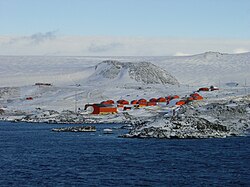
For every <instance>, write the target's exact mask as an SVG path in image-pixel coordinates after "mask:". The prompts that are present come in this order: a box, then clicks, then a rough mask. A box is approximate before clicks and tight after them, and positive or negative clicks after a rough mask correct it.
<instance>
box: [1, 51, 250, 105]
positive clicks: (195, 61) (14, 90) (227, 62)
mask: <svg viewBox="0 0 250 187" xmlns="http://www.w3.org/2000/svg"><path fill="white" fill-rule="evenodd" d="M106 60H109V61H106ZM103 61H106V62H104V63H102V62H103ZM125 62H130V63H125ZM141 62H150V63H141ZM116 66H118V68H117V67H116ZM152 67H153V68H152ZM149 69H153V71H149ZM249 72H250V53H245V54H234V55H233V54H222V53H217V52H207V53H203V54H198V55H194V56H185V57H63V56H61V57H48V56H0V107H7V108H9V109H13V110H33V109H34V108H36V107H42V108H46V109H55V110H63V109H70V110H74V108H75V106H76V105H77V107H81V108H82V107H83V106H84V104H86V103H91V102H100V101H102V100H106V99H114V100H118V99H121V98H123V99H128V100H132V99H140V98H146V99H149V98H151V97H160V96H166V95H169V94H180V95H186V94H189V93H190V92H192V91H194V90H195V89H197V88H198V87H199V86H210V85H212V84H213V85H216V86H219V87H223V86H225V84H226V83H228V82H238V83H239V86H241V87H242V86H245V85H247V86H249V82H250V73H249ZM110 76H111V77H110ZM177 81H178V82H179V83H180V85H172V84H177ZM36 82H45V83H52V85H53V86H52V87H46V86H34V84H35V83H36ZM147 83H152V84H147ZM158 83H160V84H158ZM165 83H170V84H165ZM226 89H230V90H227V92H221V97H224V96H232V95H235V94H244V93H248V92H250V91H248V90H249V87H246V88H245V89H247V90H245V91H244V90H243V92H242V91H239V90H238V88H235V89H234V88H227V87H225V90H226ZM231 89H234V90H231ZM238 91H239V92H238ZM26 97H33V98H34V99H33V100H32V101H27V100H26V99H25V98H26Z"/></svg>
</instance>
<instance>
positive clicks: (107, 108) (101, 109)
mask: <svg viewBox="0 0 250 187" xmlns="http://www.w3.org/2000/svg"><path fill="white" fill-rule="evenodd" d="M85 110H87V111H88V112H89V113H90V114H114V113H117V108H116V107H115V106H114V105H104V104H88V105H85Z"/></svg>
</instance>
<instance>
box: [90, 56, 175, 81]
mask: <svg viewBox="0 0 250 187" xmlns="http://www.w3.org/2000/svg"><path fill="white" fill-rule="evenodd" d="M88 81H93V82H102V83H104V82H106V81H108V82H110V81H112V82H116V83H118V84H126V83H144V84H171V85H178V84H179V83H178V81H177V80H176V78H174V77H173V76H172V75H170V74H169V73H168V72H167V71H166V70H164V69H161V68H159V67H158V66H156V65H154V64H152V63H150V62H138V63H132V62H119V61H114V60H107V61H103V62H101V63H99V64H97V65H96V66H95V72H94V73H93V74H92V75H91V76H90V78H88Z"/></svg>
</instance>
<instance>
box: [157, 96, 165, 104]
mask: <svg viewBox="0 0 250 187" xmlns="http://www.w3.org/2000/svg"><path fill="white" fill-rule="evenodd" d="M157 102H158V103H165V102H167V99H166V98H165V97H159V98H158V99H157Z"/></svg>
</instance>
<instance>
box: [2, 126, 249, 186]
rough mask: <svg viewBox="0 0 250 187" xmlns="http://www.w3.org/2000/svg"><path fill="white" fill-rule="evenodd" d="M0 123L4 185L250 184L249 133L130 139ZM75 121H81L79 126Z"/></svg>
mask: <svg viewBox="0 0 250 187" xmlns="http://www.w3.org/2000/svg"><path fill="white" fill-rule="evenodd" d="M65 126H73V125H59V124H42V123H41V124H35V123H9V122H0V186H116V187H119V186H157V187H158V186H250V146H249V145H250V136H246V137H230V138H225V139H187V140H168V139H160V140H159V139H125V138H119V137H118V135H119V134H122V133H124V131H125V130H119V129H115V130H114V134H104V133H103V129H104V128H111V127H113V128H118V127H120V126H121V125H119V124H104V125H100V124H99V125H98V124H96V125H95V126H96V127H97V132H94V133H93V132H91V133H87V132H85V133H72V132H52V131H51V129H52V128H56V127H57V128H58V127H65ZM74 126H76V125H74Z"/></svg>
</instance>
